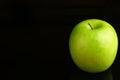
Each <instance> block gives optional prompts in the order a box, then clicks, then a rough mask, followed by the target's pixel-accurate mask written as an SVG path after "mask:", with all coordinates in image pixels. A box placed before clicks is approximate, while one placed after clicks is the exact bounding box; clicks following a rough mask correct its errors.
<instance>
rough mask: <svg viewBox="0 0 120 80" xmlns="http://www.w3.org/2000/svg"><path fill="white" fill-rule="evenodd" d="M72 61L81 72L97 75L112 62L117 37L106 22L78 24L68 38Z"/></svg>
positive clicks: (93, 21) (115, 53) (94, 21)
mask: <svg viewBox="0 0 120 80" xmlns="http://www.w3.org/2000/svg"><path fill="white" fill-rule="evenodd" d="M69 49H70V54H71V57H72V60H73V61H74V63H75V64H76V65H77V66H78V67H79V68H80V69H81V70H83V71H86V72H89V73H98V72H103V71H105V70H107V69H108V68H109V67H110V66H111V65H112V64H113V62H114V60H115V58H116V55H117V50H118V37H117V33H116V31H115V29H114V28H113V27H112V25H110V24H109V23H108V22H106V21H104V20H100V19H88V20H84V21H81V22H80V23H78V24H77V25H76V26H75V27H74V28H73V30H72V32H71V34H70V38H69Z"/></svg>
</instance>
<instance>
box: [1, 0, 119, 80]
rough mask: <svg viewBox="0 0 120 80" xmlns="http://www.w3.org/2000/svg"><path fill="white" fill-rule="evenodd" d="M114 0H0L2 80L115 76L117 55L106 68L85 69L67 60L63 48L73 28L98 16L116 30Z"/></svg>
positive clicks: (78, 79) (116, 78)
mask: <svg viewBox="0 0 120 80" xmlns="http://www.w3.org/2000/svg"><path fill="white" fill-rule="evenodd" d="M119 7H120V5H119V2H117V1H116V0H43V1H42V0H41V1H40V0H39V1H38V0H16V1H15V0H3V1H0V45H1V54H3V55H4V59H3V60H2V62H3V63H5V64H6V63H7V65H5V67H7V69H8V80H10V79H15V80H24V79H25V80H28V79H32V80H49V79H55V80H119V79H120V77H119V75H120V69H119V67H120V59H119V57H120V55H119V52H120V51H119V49H118V54H117V57H116V59H115V62H114V63H113V65H112V66H111V67H110V69H108V70H107V71H105V72H103V73H98V74H90V73H86V72H83V71H81V70H80V69H78V68H77V67H76V66H75V64H74V63H73V61H72V59H71V57H70V52H69V48H68V40H69V35H70V33H71V31H72V29H73V27H74V26H75V25H76V24H77V23H79V22H80V21H82V20H85V19H91V18H97V19H103V20H105V21H107V22H109V23H111V25H113V27H114V28H115V30H116V32H117V34H118V38H119V35H120V29H119V26H120V20H119V18H120V15H119V14H120V9H119Z"/></svg>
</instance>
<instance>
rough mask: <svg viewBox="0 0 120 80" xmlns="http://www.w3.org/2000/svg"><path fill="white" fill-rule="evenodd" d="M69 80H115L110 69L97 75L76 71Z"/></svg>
mask: <svg viewBox="0 0 120 80" xmlns="http://www.w3.org/2000/svg"><path fill="white" fill-rule="evenodd" d="M69 80H113V75H112V72H111V70H110V69H109V70H107V71H104V72H101V73H97V74H94V73H86V72H82V71H75V70H74V71H72V72H71V75H70V77H69Z"/></svg>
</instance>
